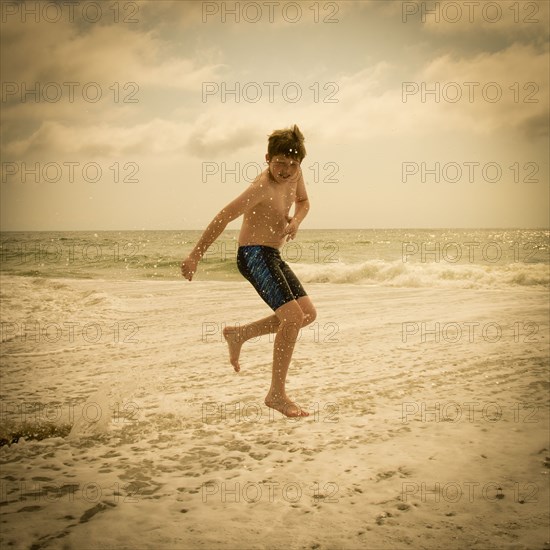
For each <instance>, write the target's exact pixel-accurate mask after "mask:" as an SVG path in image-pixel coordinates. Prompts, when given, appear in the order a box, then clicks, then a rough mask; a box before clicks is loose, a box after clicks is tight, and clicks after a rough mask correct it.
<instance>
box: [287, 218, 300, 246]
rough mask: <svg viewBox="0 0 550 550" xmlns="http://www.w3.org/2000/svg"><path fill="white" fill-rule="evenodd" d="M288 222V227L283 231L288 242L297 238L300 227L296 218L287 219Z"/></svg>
mask: <svg viewBox="0 0 550 550" xmlns="http://www.w3.org/2000/svg"><path fill="white" fill-rule="evenodd" d="M287 221H288V225H287V226H286V227H285V229H284V231H283V237H284V236H285V235H286V239H285V241H286V242H288V241H290V240H292V239H295V238H296V233H298V226H299V225H300V224H299V223H298V222H297V221H296V219H295V218H288V217H287Z"/></svg>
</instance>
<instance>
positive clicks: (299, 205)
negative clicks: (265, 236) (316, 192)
mask: <svg viewBox="0 0 550 550" xmlns="http://www.w3.org/2000/svg"><path fill="white" fill-rule="evenodd" d="M308 212H309V199H308V196H307V191H306V186H305V183H304V177H303V176H302V173H301V172H300V176H299V178H298V184H297V186H296V200H295V201H294V216H293V217H292V218H290V220H289V222H288V225H287V226H286V228H285V230H284V231H283V235H288V236H287V239H286V240H287V241H288V240H290V239H294V237H296V233H297V232H298V226H299V225H300V224H301V223H302V222H303V221H304V218H305V217H306V216H307V213H308Z"/></svg>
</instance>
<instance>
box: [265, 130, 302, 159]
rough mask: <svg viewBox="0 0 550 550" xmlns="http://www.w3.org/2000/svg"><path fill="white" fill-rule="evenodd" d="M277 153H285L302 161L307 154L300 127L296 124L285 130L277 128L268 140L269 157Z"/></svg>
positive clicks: (286, 155)
mask: <svg viewBox="0 0 550 550" xmlns="http://www.w3.org/2000/svg"><path fill="white" fill-rule="evenodd" d="M275 155H284V156H285V157H289V158H292V159H295V160H297V161H298V162H302V160H303V159H304V157H305V156H306V148H305V147H304V134H302V132H300V128H298V126H296V124H294V126H292V128H285V129H284V130H275V131H274V132H273V133H272V134H271V135H270V136H269V138H268V141H267V157H268V160H269V159H272V158H273V157H274V156H275Z"/></svg>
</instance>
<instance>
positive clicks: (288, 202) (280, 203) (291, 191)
mask: <svg viewBox="0 0 550 550" xmlns="http://www.w3.org/2000/svg"><path fill="white" fill-rule="evenodd" d="M295 200H296V186H295V185H293V186H289V187H285V188H284V189H282V188H277V187H274V188H272V189H271V192H270V193H269V195H268V196H267V197H266V199H265V200H264V201H263V206H264V207H265V208H268V209H269V210H271V211H273V213H275V214H283V215H286V214H287V213H288V211H289V210H290V207H291V206H292V205H293V204H294V201H295Z"/></svg>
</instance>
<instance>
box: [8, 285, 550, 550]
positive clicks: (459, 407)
mask: <svg viewBox="0 0 550 550" xmlns="http://www.w3.org/2000/svg"><path fill="white" fill-rule="evenodd" d="M308 290H309V293H310V295H311V296H312V298H313V300H314V302H315V304H316V306H317V309H318V318H317V320H316V322H315V323H314V325H313V326H312V327H311V328H309V327H306V328H304V329H303V330H302V333H301V336H300V339H299V341H298V343H297V345H296V351H295V354H294V358H293V361H292V363H291V367H290V371H289V380H288V386H287V388H288V392H289V395H290V396H291V397H293V398H294V399H295V400H296V401H297V402H298V403H299V404H300V405H301V406H302V407H303V408H305V409H307V410H309V411H310V413H311V416H310V417H309V418H304V419H286V418H284V417H283V416H282V415H281V414H280V413H278V412H274V411H272V410H270V409H268V408H267V407H265V406H264V405H263V398H264V396H265V393H266V392H267V389H268V385H269V379H270V368H271V354H272V338H273V336H271V339H270V338H269V337H268V336H263V337H262V338H259V339H257V340H256V341H249V342H248V343H246V344H245V345H244V346H243V350H242V355H241V367H242V369H241V372H240V373H238V374H237V373H235V372H234V371H233V369H232V367H231V366H230V364H229V362H228V356H227V348H226V345H225V343H223V341H222V337H221V330H222V329H223V326H225V325H227V324H234V323H237V322H246V321H249V320H252V319H256V318H260V317H262V316H265V315H267V314H269V310H268V309H267V307H266V306H265V305H264V304H262V303H261V302H260V301H259V300H258V298H257V295H256V294H255V292H254V290H253V289H252V288H251V287H250V286H248V285H247V283H246V282H242V283H240V282H231V283H225V282H216V281H199V282H196V281H195V282H192V283H188V282H187V281H185V282H183V281H182V282H174V281H169V282H164V281H163V282H155V281H132V282H122V281H108V282H106V281H100V280H76V279H74V280H69V279H32V278H21V277H2V296H3V322H4V324H3V325H2V331H3V332H2V356H3V359H2V362H3V366H2V370H1V375H2V403H3V405H2V407H3V409H2V413H3V414H2V416H3V422H2V424H3V428H2V429H3V433H2V437H4V438H9V437H10V434H11V435H13V434H14V433H17V431H18V430H19V432H21V431H25V429H26V430H27V437H22V438H20V439H19V440H18V442H16V443H12V444H10V445H4V446H2V447H1V448H0V461H1V464H2V515H3V518H2V522H3V525H2V543H3V546H5V547H10V548H75V549H77V548H129V549H130V548H151V549H152V548H173V549H194V548H204V549H211V548H220V549H236V548H241V549H278V548H296V549H312V550H314V549H336V548H342V549H358V548H367V549H395V548H426V549H439V548H443V547H445V548H456V549H463V548H476V549H487V548H507V549H512V548H513V549H527V548H529V549H543V548H550V545H549V543H548V497H549V490H548V472H549V471H550V470H549V468H548V466H549V459H548V456H549V455H550V452H549V443H548V377H547V376H548V375H547V367H548V364H547V361H548V355H547V353H548V310H547V293H546V291H545V290H544V289H538V288H529V289H523V288H521V289H510V290H472V289H468V290H466V289H442V288H421V289H414V288H384V287H377V286H364V285H355V284H340V285H330V284H321V283H316V284H315V283H312V284H309V285H308ZM41 426H42V427H43V426H46V429H50V430H52V426H57V427H58V428H56V429H57V431H56V429H53V432H52V433H51V434H50V435H53V437H46V438H44V439H40V440H37V439H33V438H32V437H29V435H28V434H29V433H30V432H32V431H33V427H34V431H35V433H39V431H40V427H41ZM29 427H30V428H29Z"/></svg>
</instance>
